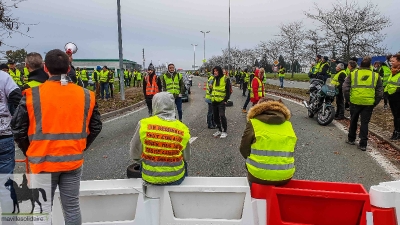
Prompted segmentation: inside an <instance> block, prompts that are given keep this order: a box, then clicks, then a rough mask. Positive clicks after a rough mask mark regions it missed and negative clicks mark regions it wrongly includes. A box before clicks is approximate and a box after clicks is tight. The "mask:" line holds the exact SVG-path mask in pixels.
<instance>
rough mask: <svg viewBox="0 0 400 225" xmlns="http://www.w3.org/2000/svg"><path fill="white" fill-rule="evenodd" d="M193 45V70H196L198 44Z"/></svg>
mask: <svg viewBox="0 0 400 225" xmlns="http://www.w3.org/2000/svg"><path fill="white" fill-rule="evenodd" d="M192 46H193V70H196V46H197V44H196V45H195V44H192Z"/></svg>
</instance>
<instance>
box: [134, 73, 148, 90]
mask: <svg viewBox="0 0 400 225" xmlns="http://www.w3.org/2000/svg"><path fill="white" fill-rule="evenodd" d="M143 74H144V75H146V74H145V73H144V71H143ZM136 81H137V84H136V85H137V87H141V86H142V73H141V72H140V71H138V72H137V73H136Z"/></svg>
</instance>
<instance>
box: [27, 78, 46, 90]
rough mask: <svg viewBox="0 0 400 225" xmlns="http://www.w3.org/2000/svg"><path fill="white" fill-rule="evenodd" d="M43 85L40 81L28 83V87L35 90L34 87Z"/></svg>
mask: <svg viewBox="0 0 400 225" xmlns="http://www.w3.org/2000/svg"><path fill="white" fill-rule="evenodd" d="M41 84H42V83H40V82H39V81H36V80H31V81H29V82H28V83H26V85H28V86H29V87H31V88H33V87H37V86H39V85H41Z"/></svg>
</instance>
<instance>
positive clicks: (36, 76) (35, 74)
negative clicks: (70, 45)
mask: <svg viewBox="0 0 400 225" xmlns="http://www.w3.org/2000/svg"><path fill="white" fill-rule="evenodd" d="M47 79H49V75H48V74H47V73H46V72H44V69H43V68H40V69H37V70H34V71H32V72H30V73H29V77H28V82H29V81H37V82H40V83H44V82H45V81H46V80H47ZM28 88H30V86H29V85H28V84H24V86H22V91H23V90H25V89H28Z"/></svg>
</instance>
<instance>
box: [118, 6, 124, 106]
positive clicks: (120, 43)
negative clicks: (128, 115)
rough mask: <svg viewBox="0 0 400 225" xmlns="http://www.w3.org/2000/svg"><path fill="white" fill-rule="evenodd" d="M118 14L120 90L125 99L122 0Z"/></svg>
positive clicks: (122, 98)
mask: <svg viewBox="0 0 400 225" xmlns="http://www.w3.org/2000/svg"><path fill="white" fill-rule="evenodd" d="M117 8H118V10H117V14H118V48H119V90H120V92H121V100H123V101H124V100H125V91H124V73H123V72H122V68H123V67H124V64H123V55H122V28H121V1H120V0H117Z"/></svg>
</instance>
